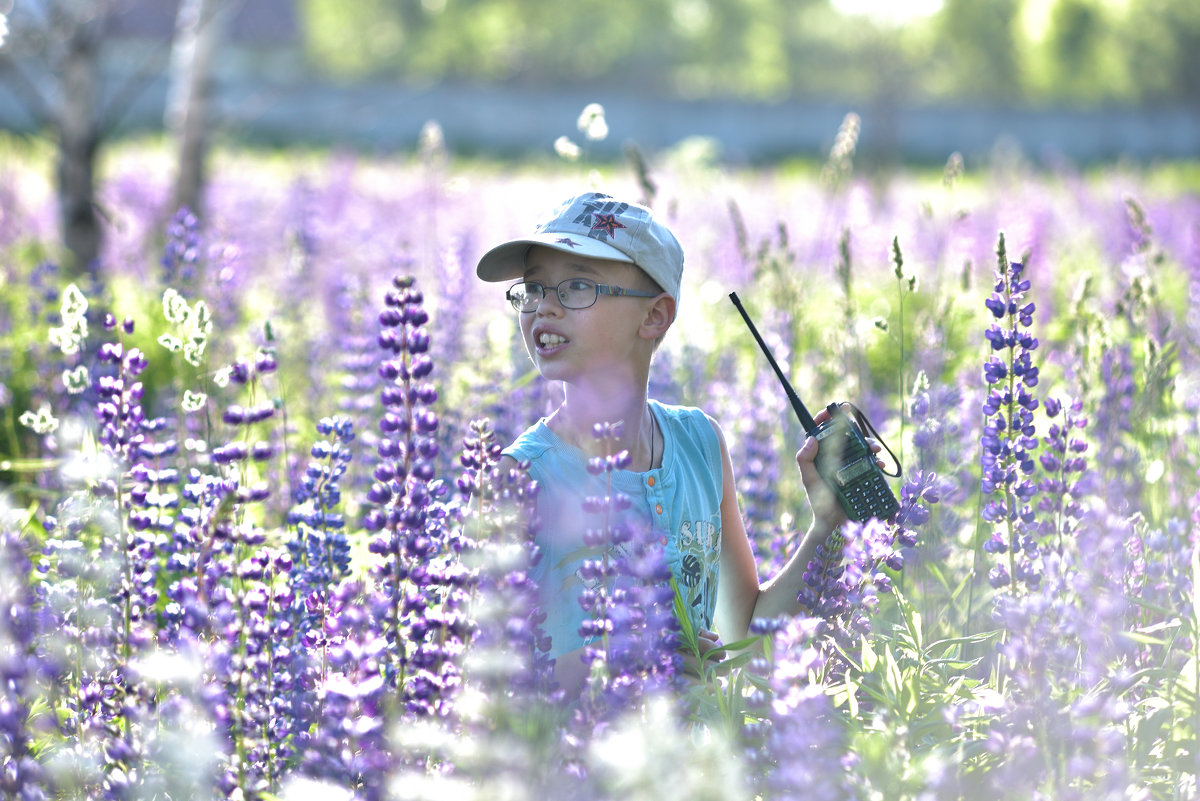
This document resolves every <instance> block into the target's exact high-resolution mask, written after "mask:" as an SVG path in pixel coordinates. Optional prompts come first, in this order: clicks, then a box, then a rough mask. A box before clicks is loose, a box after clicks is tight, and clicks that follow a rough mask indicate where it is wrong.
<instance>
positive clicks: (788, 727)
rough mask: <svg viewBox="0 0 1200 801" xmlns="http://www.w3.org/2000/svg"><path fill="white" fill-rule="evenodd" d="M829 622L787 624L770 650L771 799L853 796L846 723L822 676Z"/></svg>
mask: <svg viewBox="0 0 1200 801" xmlns="http://www.w3.org/2000/svg"><path fill="white" fill-rule="evenodd" d="M825 627H826V623H825V621H822V620H816V619H811V618H793V619H791V620H788V621H786V622H784V623H783V624H782V625H781V626H779V627H778V629H777V630H776V631H775V632H774V635H773V644H772V646H771V647H770V648H769V649H768V651H769V653H771V654H772V655H773V659H772V661H773V663H774V664H773V665H772V666H771V672H770V688H771V702H770V703H771V706H770V718H769V724H768V728H767V731H766V733H765V738H764V739H765V759H764V761H765V762H766V763H767V765H768V767H767V771H766V776H765V779H764V780H761V783H762V784H763V785H764V786H765V789H766V791H767V797H769V798H786V799H791V798H817V799H845V798H852V797H853V794H852V791H851V789H850V785H849V782H848V778H849V777H848V772H847V771H846V770H845V768H844V767H842V765H843V762H844V758H845V756H846V753H847V743H846V742H845V727H844V724H842V722H841V721H840V720H838V718H837V715H836V710H835V709H834V707H833V702H832V701H831V699H830V696H829V694H828V693H827V692H826V690H825V687H824V686H822V685H821V684H820V683H815V682H812V681H811V680H810V676H813V675H821V674H822V673H823V672H824V670H823V669H822V664H823V663H824V662H825V660H826V658H827V657H826V652H825V649H824V647H823V646H822V645H821V643H820V638H822V637H823V636H824V635H823V632H824V630H825Z"/></svg>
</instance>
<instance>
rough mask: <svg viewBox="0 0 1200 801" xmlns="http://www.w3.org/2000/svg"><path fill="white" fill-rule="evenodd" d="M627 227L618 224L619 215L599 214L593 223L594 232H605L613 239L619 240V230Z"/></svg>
mask: <svg viewBox="0 0 1200 801" xmlns="http://www.w3.org/2000/svg"><path fill="white" fill-rule="evenodd" d="M625 227H626V226H624V225H622V224H621V223H619V222H617V215H615V214H597V215H596V221H595V222H594V223H592V230H593V231H603V232H604V233H606V234H608V235H609V236H610V237H612V238H613V239H616V238H617V229H618V228H625Z"/></svg>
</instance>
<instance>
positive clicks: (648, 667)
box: [572, 423, 682, 731]
mask: <svg viewBox="0 0 1200 801" xmlns="http://www.w3.org/2000/svg"><path fill="white" fill-rule="evenodd" d="M621 428H622V424H621V423H612V424H610V423H598V424H597V425H596V426H595V427H594V429H593V432H592V434H593V436H594V437H595V438H596V439H597V440H598V441H599V442H600V444H601V446H602V448H603V450H604V452H605V455H604V456H602V457H596V458H593V459H591V460H590V461H589V464H588V471H589V472H590V473H592V474H593V475H596V476H603V477H604V482H603V484H602V488H603V492H604V494H603V495H602V496H589V497H587V498H585V499H584V501H583V509H584V511H585V512H591V513H599V514H600V515H602V521H603V522H602V523H601V525H600V527H599V528H596V529H589V530H588V531H587V532H585V535H584V543H585V544H586V545H588V546H590V547H593V548H597V549H598V551H599V556H598V558H595V559H590V560H585V562H584V563H583V566H582V567H581V571H582V574H583V575H584V576H585V577H586V578H585V580H587V581H588V583H589V584H590V585H591V586H592V590H591V591H590V592H584V593H582V594H581V595H580V598H579V603H580V605H581V606H583V608H584V611H586V612H588V613H589V614H590V619H585V620H584V622H583V625H582V626H581V628H580V634H581V635H583V636H584V637H585V638H592V639H594V643H595V644H594V645H592V646H589V647H587V648H585V649H584V656H583V659H584V662H585V663H588V664H590V665H591V666H592V667H591V671H590V675H589V680H588V683H587V686H586V687H585V688H584V690H583V696H582V699H581V703H580V705H579V708H578V710H577V713H576V715H575V718H574V720H573V721H572V725H573V727H574V728H577V729H580V730H584V731H586V730H590V729H591V728H592V727H594V726H596V725H599V724H600V723H602V722H603V721H605V720H610V719H612V718H613V717H614V716H615V715H618V714H620V713H622V712H624V711H626V710H628V709H631V708H633V707H635V706H637V705H638V704H641V703H644V702H645V700H646V699H647V698H649V697H651V696H654V695H656V694H658V693H662V692H665V691H667V690H670V689H672V688H675V687H677V686H679V681H681V673H682V671H681V670H680V666H681V655H680V654H679V653H678V649H679V645H680V642H679V621H678V620H677V619H676V618H675V613H674V590H673V588H672V586H671V570H670V567H669V566H668V565H667V563H666V559H665V552H664V551H663V549H662V548H661V546H660V545H659V543H658V541H657V540H656V539H655V538H654V537H652V536H651V531H650V529H649V527H648V526H645V527H643V526H639V525H638V524H637V522H633V521H626V520H622V519H620V518H619V515H620V513H621V512H623V511H624V510H625V509H628V508H629V506H630V504H631V501H630V499H629V498H627V497H625V496H624V495H622V494H620V493H615V494H614V493H613V492H612V484H611V480H610V476H611V474H612V472H613V471H614V470H624V469H627V468H628V466H629V462H630V456H629V452H628V451H624V450H622V451H619V452H615V453H614V452H613V450H612V447H613V443H615V442H616V441H618V440H619V438H620V436H621Z"/></svg>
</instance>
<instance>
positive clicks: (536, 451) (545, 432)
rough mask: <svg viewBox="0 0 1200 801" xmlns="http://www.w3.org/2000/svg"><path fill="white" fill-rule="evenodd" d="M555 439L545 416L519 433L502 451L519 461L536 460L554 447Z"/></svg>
mask: <svg viewBox="0 0 1200 801" xmlns="http://www.w3.org/2000/svg"><path fill="white" fill-rule="evenodd" d="M554 441H555V437H554V434H553V432H551V431H550V427H549V426H548V425H546V420H545V418H543V419H541V420H538V421H537V422H536V423H534V424H533V425H531V426H530V427H529V428H527V429H525V430H524V431H522V432H521V433H520V434H518V435H517V438H516V439H514V440H513V441H512V444H510V445H509V446H508V447H507V448H505V449H504V450H503V451H502V453H503V454H504V455H505V456H511V457H512V458H513V459H516V460H517V461H518V462H525V461H534V460H536V459H537V458H538V457H540V456H542V455H544V454H545V453H546V451H548V450H550V449H551V448H552V447H554Z"/></svg>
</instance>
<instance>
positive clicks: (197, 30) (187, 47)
mask: <svg viewBox="0 0 1200 801" xmlns="http://www.w3.org/2000/svg"><path fill="white" fill-rule="evenodd" d="M230 5H231V0H183V2H182V3H181V4H180V6H179V15H178V17H177V18H176V24H175V44H174V48H173V50H172V52H171V88H170V90H169V94H168V98H167V111H166V120H165V123H166V127H167V130H168V131H169V132H170V133H171V135H172V136H173V137H174V140H175V143H176V148H177V150H176V157H177V161H176V168H177V173H176V177H175V190H174V195H173V200H174V206H173V208H172V211H174V210H176V209H179V208H180V207H183V206H186V207H187V208H189V209H191V210H192V211H193V212H194V213H195V214H196V215H197V216H199V217H201V219H203V205H204V183H205V180H206V177H207V172H206V164H207V161H208V150H209V129H210V122H211V117H212V113H211V103H212V94H213V92H212V64H213V56H214V54H215V53H216V50H217V46H218V44H219V42H220V40H221V37H222V35H223V33H224V27H225V20H226V18H227V16H228V13H227V11H228V8H229V6H230Z"/></svg>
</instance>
